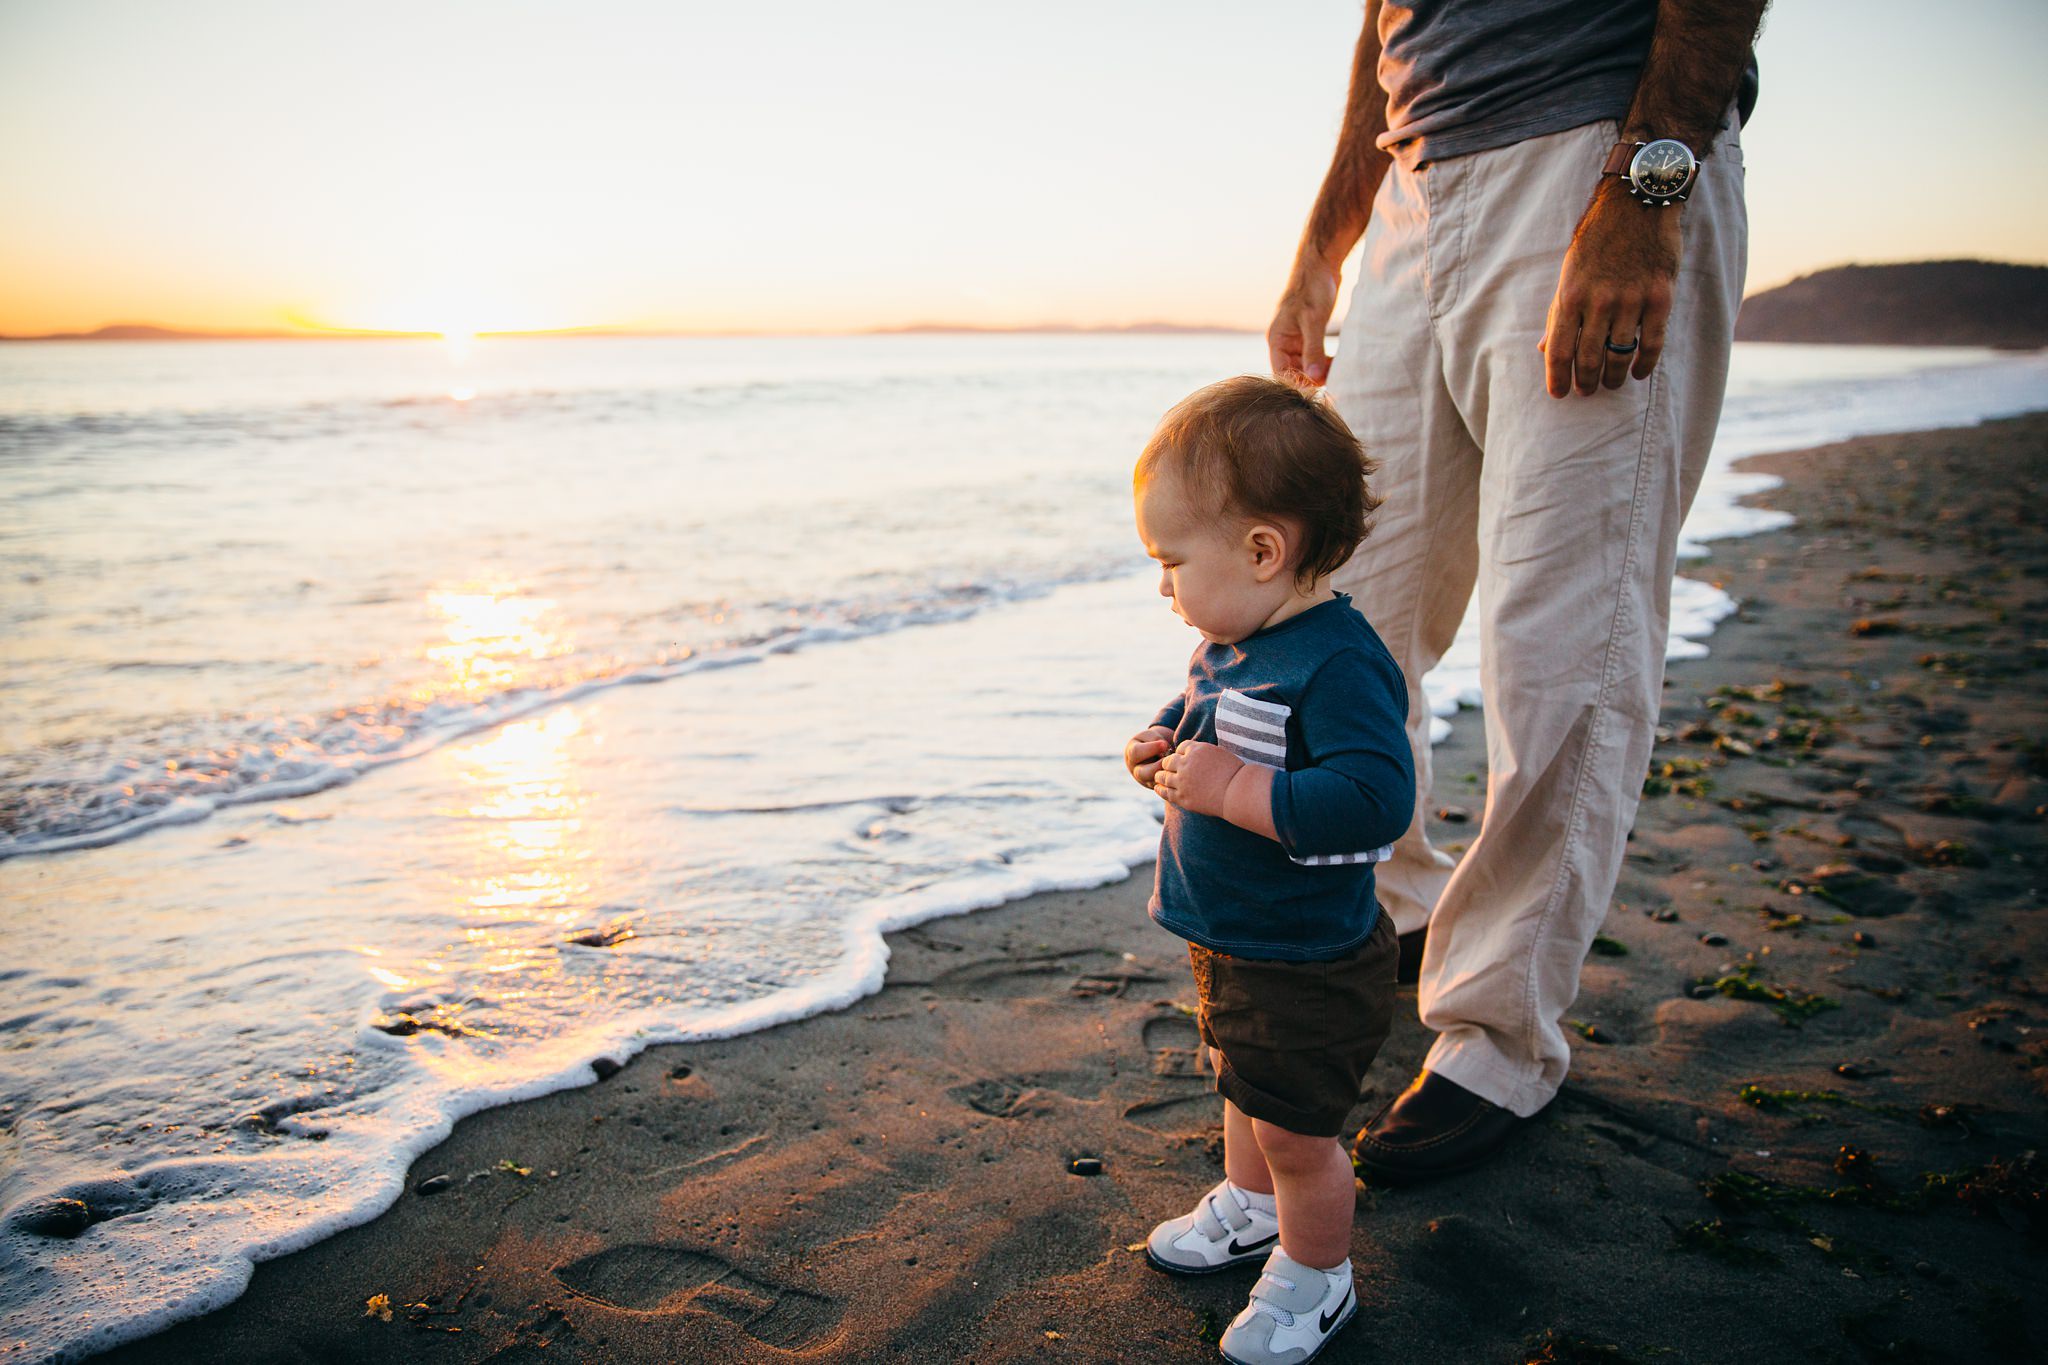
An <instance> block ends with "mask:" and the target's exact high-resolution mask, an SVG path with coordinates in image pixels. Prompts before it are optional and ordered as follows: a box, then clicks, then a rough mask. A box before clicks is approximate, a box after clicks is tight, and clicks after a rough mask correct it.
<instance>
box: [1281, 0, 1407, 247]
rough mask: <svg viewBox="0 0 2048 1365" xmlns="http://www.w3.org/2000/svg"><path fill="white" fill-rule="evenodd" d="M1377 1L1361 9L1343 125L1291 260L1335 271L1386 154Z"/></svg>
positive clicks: (1367, 208) (1366, 210)
mask: <svg viewBox="0 0 2048 1365" xmlns="http://www.w3.org/2000/svg"><path fill="white" fill-rule="evenodd" d="M1379 10H1380V7H1379V0H1370V3H1368V4H1367V5H1366V7H1365V27H1364V28H1363V29H1362V30H1361V31H1360V32H1359V35H1358V48H1357V50H1356V51H1355V52H1354V53H1353V54H1352V58H1351V91H1350V94H1349V95H1348V96H1346V98H1345V101H1344V126H1343V128H1342V129H1341V130H1340V131H1339V132H1338V134H1337V150H1336V153H1335V154H1334V155H1333V156H1332V157H1331V158H1330V170H1329V173H1328V174H1327V175H1325V176H1324V177H1323V187H1322V189H1321V190H1320V191H1318V192H1317V194H1316V204H1315V208H1314V209H1313V210H1311V211H1310V213H1309V218H1308V227H1307V228H1306V229H1305V230H1304V231H1303V232H1302V234H1301V247H1300V249H1299V250H1298V252H1297V253H1296V255H1297V259H1299V260H1300V261H1302V262H1304V263H1306V262H1311V261H1313V262H1317V263H1320V264H1322V265H1325V266H1327V267H1329V268H1330V269H1331V270H1333V271H1335V270H1341V269H1342V268H1343V266H1344V258H1345V257H1346V256H1349V255H1350V254H1351V248H1352V247H1354V246H1356V245H1358V239H1359V238H1360V237H1363V236H1364V235H1365V224H1366V220H1367V219H1369V218H1370V217H1371V216H1372V200H1373V196H1374V195H1375V194H1377V193H1379V188H1380V181H1381V180H1382V179H1384V178H1385V177H1386V174H1387V167H1388V165H1389V164H1391V161H1392V158H1390V157H1389V156H1388V155H1387V153H1386V152H1385V151H1383V150H1381V148H1380V147H1379V146H1378V145H1377V144H1378V139H1379V135H1380V134H1381V133H1384V132H1385V131H1386V130H1387V92H1386V91H1385V90H1383V89H1381V88H1380V74H1379V66H1380V34H1379V18H1380V15H1379Z"/></svg>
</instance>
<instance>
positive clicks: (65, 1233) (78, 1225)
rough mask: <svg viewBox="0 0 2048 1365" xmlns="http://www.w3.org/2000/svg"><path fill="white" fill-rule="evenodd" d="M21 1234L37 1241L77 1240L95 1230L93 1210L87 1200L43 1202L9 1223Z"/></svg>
mask: <svg viewBox="0 0 2048 1365" xmlns="http://www.w3.org/2000/svg"><path fill="white" fill-rule="evenodd" d="M7 1221H8V1225H9V1226H10V1227H12V1228H13V1229H14V1230H15V1231H17V1232H27V1233H33V1234H34V1235H35V1236H37V1237H76V1236H78V1234H79V1233H81V1232H84V1231H85V1230H86V1229H87V1228H89V1227H91V1226H92V1223H93V1217H92V1210H91V1209H90V1208H88V1207H86V1203H85V1201H84V1200H83V1199H63V1198H58V1199H39V1200H37V1201H36V1202H34V1203H32V1204H29V1205H27V1206H26V1207H24V1208H22V1209H21V1210H20V1211H18V1212H17V1213H16V1214H15V1215H14V1216H13V1217H12V1218H10V1219H8V1220H7Z"/></svg>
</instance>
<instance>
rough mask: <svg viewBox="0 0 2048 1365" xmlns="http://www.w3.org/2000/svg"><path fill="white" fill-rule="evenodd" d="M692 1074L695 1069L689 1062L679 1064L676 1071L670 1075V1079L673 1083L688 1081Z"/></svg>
mask: <svg viewBox="0 0 2048 1365" xmlns="http://www.w3.org/2000/svg"><path fill="white" fill-rule="evenodd" d="M692 1074H694V1069H693V1068H692V1067H691V1066H690V1064H689V1063H688V1062H678V1063H677V1064H676V1067H675V1069H674V1070H673V1071H671V1072H669V1073H668V1078H669V1079H670V1080H672V1081H687V1080H689V1079H690V1077H691V1075H692Z"/></svg>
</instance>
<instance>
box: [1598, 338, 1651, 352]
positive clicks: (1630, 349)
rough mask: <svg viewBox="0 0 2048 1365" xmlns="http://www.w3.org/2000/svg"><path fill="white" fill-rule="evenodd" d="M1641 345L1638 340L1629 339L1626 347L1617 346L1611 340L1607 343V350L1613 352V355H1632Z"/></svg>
mask: <svg viewBox="0 0 2048 1365" xmlns="http://www.w3.org/2000/svg"><path fill="white" fill-rule="evenodd" d="M1642 344H1643V343H1642V342H1641V341H1639V340H1635V339H1631V340H1630V341H1629V343H1628V345H1626V346H1617V345H1615V343H1614V342H1613V341H1612V340H1609V341H1608V343H1607V349H1608V350H1610V351H1612V352H1614V354H1616V355H1634V354H1635V350H1636V347H1638V346H1640V345H1642Z"/></svg>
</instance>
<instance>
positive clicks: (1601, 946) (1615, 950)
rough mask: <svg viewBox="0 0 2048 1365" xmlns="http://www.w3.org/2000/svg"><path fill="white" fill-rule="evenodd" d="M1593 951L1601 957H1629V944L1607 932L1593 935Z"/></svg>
mask: <svg viewBox="0 0 2048 1365" xmlns="http://www.w3.org/2000/svg"><path fill="white" fill-rule="evenodd" d="M1593 952H1594V953H1595V954H1597V955H1598V956H1600V957H1627V956H1628V945H1627V944H1626V943H1623V942H1622V941H1621V940H1620V939H1618V938H1609V937H1608V936H1607V935H1605V934H1595V935H1593Z"/></svg>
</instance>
